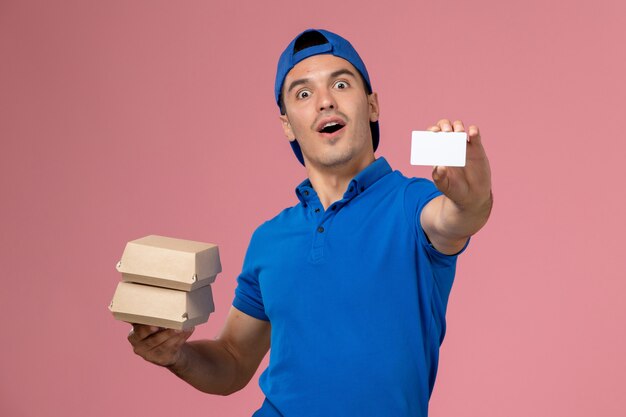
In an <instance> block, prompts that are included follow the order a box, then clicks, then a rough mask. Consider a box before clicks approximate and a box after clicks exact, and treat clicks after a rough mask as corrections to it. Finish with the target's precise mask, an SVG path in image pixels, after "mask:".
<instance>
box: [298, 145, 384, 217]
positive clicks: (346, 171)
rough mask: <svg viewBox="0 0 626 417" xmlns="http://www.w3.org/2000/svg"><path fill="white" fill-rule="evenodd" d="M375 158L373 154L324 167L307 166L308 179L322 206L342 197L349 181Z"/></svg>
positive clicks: (326, 206) (325, 206)
mask: <svg viewBox="0 0 626 417" xmlns="http://www.w3.org/2000/svg"><path fill="white" fill-rule="evenodd" d="M375 159H376V158H375V157H374V155H373V154H371V157H368V158H367V159H363V160H360V161H357V162H355V163H351V164H347V165H343V166H340V167H332V168H325V169H317V168H307V171H308V175H309V181H311V185H312V186H313V189H315V192H316V193H317V196H318V197H319V199H320V202H321V203H322V206H323V207H324V210H326V209H328V207H330V205H331V204H333V203H334V202H335V201H338V200H341V199H342V198H343V195H344V193H345V192H346V189H347V188H348V184H349V183H350V181H351V180H352V179H353V178H354V177H355V176H356V175H357V174H358V173H359V172H361V171H363V170H364V169H365V168H367V167H368V166H369V165H370V164H371V163H372V162H374V160H375Z"/></svg>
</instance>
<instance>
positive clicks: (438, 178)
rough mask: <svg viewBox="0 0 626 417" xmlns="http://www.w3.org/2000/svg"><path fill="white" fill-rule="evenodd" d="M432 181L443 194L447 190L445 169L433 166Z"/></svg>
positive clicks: (446, 171) (446, 172)
mask: <svg viewBox="0 0 626 417" xmlns="http://www.w3.org/2000/svg"><path fill="white" fill-rule="evenodd" d="M432 176H433V181H434V183H435V185H436V186H437V188H439V191H441V192H443V193H445V191H446V190H447V189H448V170H447V169H446V167H441V166H435V167H433V174H432Z"/></svg>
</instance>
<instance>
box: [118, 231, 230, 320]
mask: <svg viewBox="0 0 626 417" xmlns="http://www.w3.org/2000/svg"><path fill="white" fill-rule="evenodd" d="M117 270H118V271H119V272H121V273H122V281H121V282H120V283H119V284H118V285H117V289H116V290H115V294H114V295H113V301H111V304H110V305H109V310H111V312H112V313H113V316H114V317H115V318H116V319H118V320H123V321H126V322H129V323H139V324H147V325H151V326H158V327H165V328H169V329H177V330H188V329H190V328H192V327H194V326H196V325H198V324H201V323H204V322H206V321H207V320H208V319H209V314H211V313H212V312H213V311H214V310H215V307H214V304H213V293H212V292H211V285H210V284H211V283H212V282H213V281H215V277H216V276H217V274H218V273H220V272H221V271H222V266H221V263H220V256H219V252H218V247H217V245H214V244H211V243H201V242H194V241H190V240H182V239H174V238H170V237H163V236H155V235H151V236H146V237H143V238H141V239H137V240H133V241H131V242H128V243H127V244H126V248H125V249H124V253H123V254H122V260H121V261H119V262H118V264H117Z"/></svg>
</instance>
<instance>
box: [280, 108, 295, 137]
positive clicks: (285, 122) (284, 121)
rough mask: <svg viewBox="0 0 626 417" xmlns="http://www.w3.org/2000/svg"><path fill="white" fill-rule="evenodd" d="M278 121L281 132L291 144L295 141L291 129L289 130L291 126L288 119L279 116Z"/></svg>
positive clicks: (284, 116)
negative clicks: (281, 126) (281, 128)
mask: <svg viewBox="0 0 626 417" xmlns="http://www.w3.org/2000/svg"><path fill="white" fill-rule="evenodd" d="M280 121H281V123H282V125H283V132H284V133H285V137H286V138H287V139H289V142H292V141H294V140H295V139H296V136H295V135H294V134H293V129H292V128H291V124H290V123H289V118H288V117H287V115H286V114H281V115H280Z"/></svg>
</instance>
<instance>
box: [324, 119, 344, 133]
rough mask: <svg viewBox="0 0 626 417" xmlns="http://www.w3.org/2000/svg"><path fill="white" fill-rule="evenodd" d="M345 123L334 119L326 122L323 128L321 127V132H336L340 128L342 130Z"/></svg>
mask: <svg viewBox="0 0 626 417" xmlns="http://www.w3.org/2000/svg"><path fill="white" fill-rule="evenodd" d="M344 126H345V125H344V124H343V122H339V121H333V122H328V123H325V124H324V125H323V126H322V128H321V129H319V132H320V133H328V134H330V133H335V132H336V131H338V130H341V129H342V128H343V127H344Z"/></svg>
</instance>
